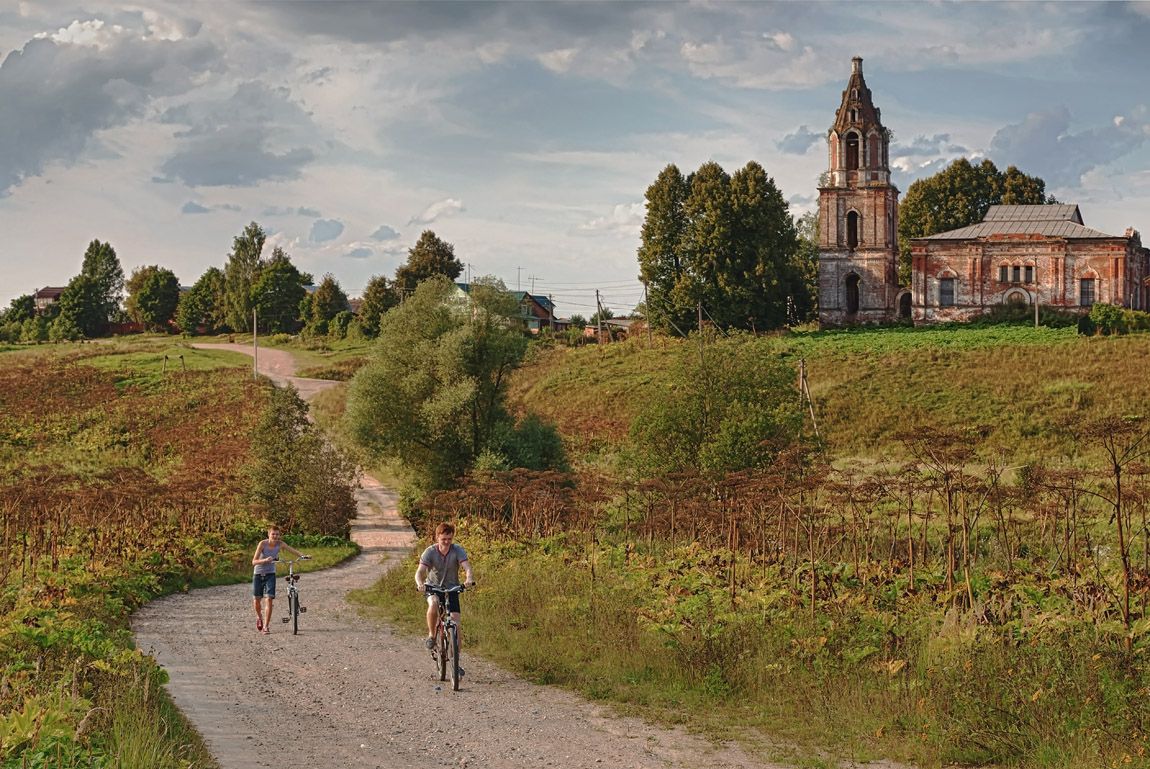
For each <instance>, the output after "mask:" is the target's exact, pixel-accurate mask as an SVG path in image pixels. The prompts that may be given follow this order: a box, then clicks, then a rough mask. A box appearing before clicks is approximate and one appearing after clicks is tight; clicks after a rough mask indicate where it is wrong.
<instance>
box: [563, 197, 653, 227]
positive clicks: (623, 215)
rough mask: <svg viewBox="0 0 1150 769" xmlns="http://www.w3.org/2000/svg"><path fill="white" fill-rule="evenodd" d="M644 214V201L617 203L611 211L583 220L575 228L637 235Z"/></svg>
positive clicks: (645, 211)
mask: <svg viewBox="0 0 1150 769" xmlns="http://www.w3.org/2000/svg"><path fill="white" fill-rule="evenodd" d="M646 216H647V204H646V203H619V204H618V205H616V206H615V208H614V209H612V211H611V213H609V214H607V215H606V216H599V217H596V218H594V219H591V220H590V221H587V222H584V223H583V224H580V225H579V226H578V227H577V228H576V229H577V230H578V231H579V232H584V233H592V232H615V233H620V234H626V235H638V234H639V230H640V228H641V227H642V226H643V219H644V218H646Z"/></svg>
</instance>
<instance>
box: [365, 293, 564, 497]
mask: <svg viewBox="0 0 1150 769" xmlns="http://www.w3.org/2000/svg"><path fill="white" fill-rule="evenodd" d="M517 312H518V304H517V302H516V301H515V297H514V295H512V294H510V293H509V292H507V291H506V289H505V288H504V287H503V284H502V282H500V281H497V280H494V279H480V280H477V281H475V282H474V283H472V286H471V292H470V296H469V298H468V299H467V300H460V299H457V298H456V292H455V290H454V287H453V286H452V283H451V281H450V279H448V278H447V277H446V276H437V277H432V278H428V279H427V280H425V281H424V282H423V283H421V284H420V285H419V288H417V289H416V291H415V293H414V294H412V295H411V296H410V297H408V298H407V299H406V300H405V301H404V303H403V304H402V305H400V306H398V307H395V308H393V309H392V310H390V311H389V312H387V313H386V314H384V315H383V317H382V319H381V322H380V331H379V339H378V340H377V341H376V343H375V348H374V351H373V352H374V354H373V355H372V358H371V360H370V362H369V363H368V364H367V365H366V366H364V367H363V368H362V369H360V370H359V371H358V372H357V373H356V375H355V377H354V378H353V379H352V381H351V384H350V386H349V389H348V397H347V410H346V412H345V424H346V426H347V429H348V431H349V433H350V434H351V435H352V436H353V438H354V440H355V441H356V442H357V443H358V444H359V445H360V446H362V447H364V448H365V449H366V450H367V451H368V452H369V453H370V454H371V455H372V456H373V457H375V458H378V459H396V460H399V461H401V462H402V463H403V465H404V466H405V467H407V468H408V470H409V471H411V473H412V474H413V475H414V476H415V477H416V479H417V484H418V485H419V486H421V487H423V488H437V487H442V486H446V485H450V484H451V483H452V481H453V480H454V479H456V478H458V477H459V476H460V475H462V474H463V473H465V472H466V471H467V470H468V469H470V468H471V467H472V466H473V465H474V464H475V462H476V461H477V460H478V459H479V458H480V456H481V455H484V454H485V452H488V453H489V454H490V453H500V454H501V455H502V456H501V458H491V457H488V461H486V462H485V463H484V464H485V466H487V467H498V466H505V463H506V462H511V463H515V464H523V461H522V457H521V453H522V452H520V451H513V450H510V449H508V448H507V446H508V445H509V444H519V445H520V446H524V445H527V444H529V443H532V444H537V443H538V440H537V436H536V437H535V438H532V439H531V440H520V439H519V437H517V436H516V435H515V434H514V430H512V429H511V427H510V426H511V425H513V424H514V422H513V420H512V418H511V416H510V415H509V413H508V411H507V408H506V405H505V398H506V387H507V378H508V375H509V374H510V373H511V371H512V370H513V369H514V368H515V367H516V366H517V365H518V364H519V362H520V361H521V360H522V359H523V355H524V353H525V352H526V349H527V338H526V336H525V335H524V334H523V333H522V332H521V331H517V330H515V329H513V328H511V327H510V325H509V323H508V320H509V319H510V318H511V317H513V316H514V315H515V314H516V313H517ZM555 444H557V440H556V441H553V442H552V445H555ZM536 453H539V452H536ZM558 453H559V455H561V452H558ZM516 457H519V459H516Z"/></svg>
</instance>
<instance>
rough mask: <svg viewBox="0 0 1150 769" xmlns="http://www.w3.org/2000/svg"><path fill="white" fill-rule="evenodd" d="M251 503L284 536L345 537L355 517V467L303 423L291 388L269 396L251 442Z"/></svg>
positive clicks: (301, 404) (301, 408) (301, 409)
mask: <svg viewBox="0 0 1150 769" xmlns="http://www.w3.org/2000/svg"><path fill="white" fill-rule="evenodd" d="M252 453H253V454H255V460H256V461H255V463H254V465H252V466H251V468H250V469H249V471H248V476H249V480H250V482H251V486H250V488H251V496H252V499H253V500H254V501H255V502H256V504H257V505H259V506H260V507H261V508H263V512H264V514H265V515H267V516H268V518H269V519H275V520H278V521H280V522H281V525H282V526H283V527H284V529H285V530H287V531H293V532H296V533H302V534H335V535H339V536H346V535H347V532H348V528H349V522H350V521H351V518H352V517H353V516H354V515H355V499H354V498H353V493H354V490H355V487H356V485H357V476H358V472H357V470H356V467H355V463H354V462H352V461H351V460H350V459H348V458H347V457H345V456H344V455H343V454H342V453H340V451H339V450H338V449H336V448H335V447H334V446H332V445H331V444H330V443H328V441H327V440H326V439H325V438H324V436H323V434H322V433H321V432H320V430H319V428H317V427H316V426H315V424H314V423H312V422H310V421H308V418H307V404H306V403H304V402H303V401H302V400H300V398H299V395H298V394H296V390H295V388H294V387H290V386H289V387H287V388H285V389H282V390H280V389H276V390H274V391H273V392H272V396H271V399H270V401H269V403H268V406H267V408H266V409H265V410H264V412H263V414H261V416H260V424H259V426H258V427H257V428H256V432H255V435H254V437H253V439H252Z"/></svg>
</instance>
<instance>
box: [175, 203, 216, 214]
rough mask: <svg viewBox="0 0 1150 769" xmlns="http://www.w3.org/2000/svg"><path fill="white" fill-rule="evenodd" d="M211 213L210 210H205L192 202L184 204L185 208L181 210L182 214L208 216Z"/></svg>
mask: <svg viewBox="0 0 1150 769" xmlns="http://www.w3.org/2000/svg"><path fill="white" fill-rule="evenodd" d="M209 211H211V209H210V208H205V207H204V206H201V205H200V204H199V203H196V202H195V201H192V200H189V201H188V202H187V203H184V207H183V208H181V209H180V213H181V214H206V213H208V212H209Z"/></svg>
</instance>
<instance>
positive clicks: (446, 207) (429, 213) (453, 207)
mask: <svg viewBox="0 0 1150 769" xmlns="http://www.w3.org/2000/svg"><path fill="white" fill-rule="evenodd" d="M463 210H464V208H463V201H462V200H458V199H456V198H445V199H444V200H439V201H436V202H435V203H432V204H431V205H430V206H428V207H427V209H426V210H425V211H424V212H423V213H422V214H420V215H419V216H413V217H412V218H411V220H410V221H409V222H408V224H431V223H432V222H434V221H435V220H436V219H438V218H439V217H441V216H450V215H452V214H457V213H459V212H460V211H463Z"/></svg>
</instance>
